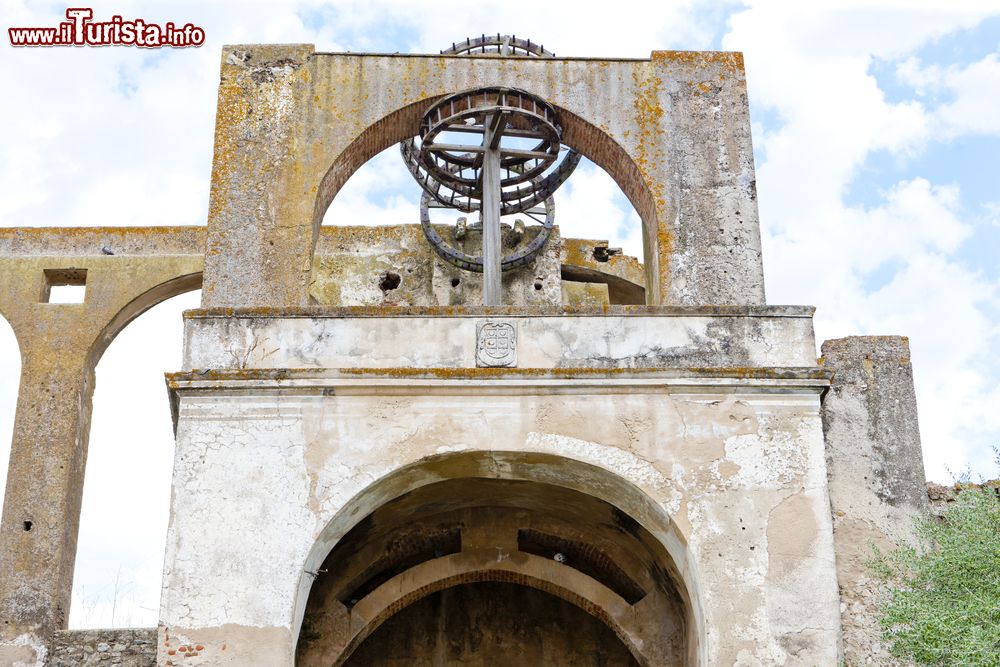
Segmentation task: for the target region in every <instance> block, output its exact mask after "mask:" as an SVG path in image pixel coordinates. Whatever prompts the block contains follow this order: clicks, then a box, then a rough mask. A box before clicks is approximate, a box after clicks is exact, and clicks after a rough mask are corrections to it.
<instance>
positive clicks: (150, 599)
mask: <svg viewBox="0 0 1000 667" xmlns="http://www.w3.org/2000/svg"><path fill="white" fill-rule="evenodd" d="M200 301H201V292H200V291H194V292H188V293H186V294H182V295H180V296H176V297H174V298H172V299H168V300H166V301H164V302H162V303H160V304H158V305H156V306H154V307H153V308H151V309H149V310H148V311H146V312H145V313H143V314H142V315H140V316H139V317H138V318H136V319H135V320H134V321H133V322H132V323H131V324H129V325H128V326H126V327H125V328H124V329H123V330H122V332H121V333H120V334H119V335H118V336H117V337H116V338H115V339H114V340H113V341H112V343H111V345H110V346H109V347H108V349H107V350H106V351H105V353H104V355H103V356H102V358H101V359H100V361H99V362H98V365H97V369H96V390H95V392H94V411H93V419H92V427H91V432H90V447H89V453H88V457H87V469H86V474H85V479H84V489H83V502H82V511H81V516H80V534H79V541H78V548H77V555H76V565H75V570H74V574H73V598H72V604H71V607H70V613H69V627H70V628H71V629H85V628H112V627H143V626H147V627H151V626H155V625H156V622H157V620H158V618H159V606H160V583H161V580H162V576H163V553H164V547H165V542H166V526H167V522H168V516H169V508H170V476H171V471H172V469H173V458H174V436H173V425H172V423H171V420H170V408H169V405H168V402H167V396H166V393H165V392H164V390H163V373H164V372H165V371H175V370H178V369H179V368H180V367H181V347H182V343H183V321H182V319H181V312H182V311H184V310H186V309H189V308H197V307H198V305H199V303H200ZM123 500H124V502H123ZM109 526H110V527H115V528H113V529H109Z"/></svg>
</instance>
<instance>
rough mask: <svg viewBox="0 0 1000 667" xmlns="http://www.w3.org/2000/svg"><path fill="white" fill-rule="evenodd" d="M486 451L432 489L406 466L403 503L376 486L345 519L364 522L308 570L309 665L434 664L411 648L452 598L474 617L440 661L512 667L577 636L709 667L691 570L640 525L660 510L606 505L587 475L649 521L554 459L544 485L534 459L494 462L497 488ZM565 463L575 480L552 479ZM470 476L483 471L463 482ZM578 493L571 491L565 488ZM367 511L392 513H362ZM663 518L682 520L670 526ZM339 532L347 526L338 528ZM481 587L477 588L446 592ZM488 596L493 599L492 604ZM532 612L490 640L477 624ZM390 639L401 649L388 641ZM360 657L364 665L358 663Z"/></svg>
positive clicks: (441, 647)
mask: <svg viewBox="0 0 1000 667" xmlns="http://www.w3.org/2000/svg"><path fill="white" fill-rule="evenodd" d="M480 454H483V453H478V452H466V453H464V454H454V455H445V456H443V457H432V458H433V459H437V461H434V462H433V463H431V464H430V465H431V467H432V468H435V467H436V468H438V470H439V471H440V467H439V466H440V465H441V464H445V465H447V466H448V467H451V468H452V470H453V471H454V472H456V473H458V475H456V477H454V478H450V479H442V478H441V477H440V476H438V475H434V478H432V479H430V480H429V483H426V484H422V485H416V486H414V485H413V482H414V481H416V477H415V473H417V470H415V469H410V470H407V469H403V470H401V471H397V473H394V474H393V475H390V476H389V477H397V478H400V479H401V481H402V486H401V487H397V488H398V494H396V493H393V492H392V491H389V493H388V494H387V493H386V491H388V489H387V488H384V487H385V486H386V485H387V484H388V482H386V480H382V481H380V482H377V483H376V484H375V485H372V486H373V487H379V486H382V487H383V488H381V489H378V488H375V489H372V488H370V489H369V490H367V491H366V492H364V493H362V494H360V495H359V497H357V498H356V499H355V501H352V503H349V504H348V506H347V507H345V508H344V511H342V512H341V517H340V518H343V517H344V514H345V513H347V514H348V516H349V517H350V518H349V521H350V522H351V524H352V525H351V526H350V527H349V529H348V530H346V532H344V533H343V534H342V537H341V538H340V539H337V540H336V541H335V542H334V543H333V546H332V548H329V549H327V551H326V553H322V548H319V549H314V553H316V555H317V560H318V562H317V564H316V566H315V567H314V568H313V567H308V566H307V568H306V569H307V570H309V571H310V572H312V573H314V574H310V575H308V579H309V581H304V582H303V583H304V584H305V587H304V588H300V596H301V597H302V598H305V597H308V602H307V604H305V608H304V609H303V610H302V619H303V621H302V625H301V632H300V633H299V640H298V647H297V651H296V664H299V665H302V666H303V667H307V666H308V667H312V666H313V665H324V666H326V665H340V664H366V663H365V662H364V661H365V660H369V659H372V658H371V657H372V656H373V655H382V653H384V652H385V651H389V652H390V653H391V652H392V651H396V652H397V653H400V654H405V655H407V657H406V660H410V661H414V663H413V664H420V661H421V660H423V659H429V658H428V656H429V655H431V653H426V654H424V655H418V654H414V653H413V652H412V648H413V645H414V644H413V642H412V641H411V638H412V637H413V636H414V634H415V633H418V632H423V630H421V628H422V627H423V625H426V623H427V621H428V619H427V618H426V617H425V615H426V614H424V613H418V612H414V611H412V609H413V608H416V609H418V610H419V609H425V611H426V609H438V610H439V611H440V610H441V609H443V607H442V604H446V603H447V602H448V600H451V601H453V602H455V601H457V602H459V603H460V604H461V611H460V612H457V613H455V614H451V615H448V614H447V613H444V614H443V615H441V616H440V618H439V621H440V622H439V625H438V626H436V628H437V630H436V633H435V634H434V635H433V636H431V637H429V638H427V641H426V642H425V643H424V646H425V647H426V649H427V651H429V652H432V651H438V652H439V653H440V652H445V653H448V652H449V651H452V652H453V653H456V654H460V656H461V657H460V659H462V660H465V661H469V660H472V661H473V662H474V661H475V660H482V661H484V664H486V663H488V662H489V661H490V660H497V659H500V658H501V657H502V656H500V655H497V654H491V653H490V652H491V651H500V650H501V648H498V647H504V646H506V647H507V648H508V649H509V648H510V647H511V646H513V645H519V642H523V641H528V643H529V644H530V646H526V647H522V649H519V650H523V651H528V652H531V651H539V650H542V649H541V648H539V647H545V646H548V647H550V648H551V649H552V650H553V651H555V652H556V653H559V649H557V647H559V646H570V645H572V643H573V642H572V641H571V638H572V636H573V634H574V633H578V632H583V633H585V634H586V637H583V636H581V637H580V641H581V642H582V643H581V644H580V645H581V646H584V645H587V643H588V642H597V641H598V637H605V638H607V637H608V636H611V637H614V636H617V638H618V640H620V641H619V642H618V643H617V644H620V646H619V647H618V648H614V649H610V648H609V649H608V651H609V654H608V656H607V658H608V660H609V661H610V662H609V663H608V664H640V665H682V664H698V663H699V658H698V644H699V627H700V626H701V625H702V624H701V621H700V618H699V616H700V612H699V609H698V606H697V603H696V601H695V603H694V604H693V603H692V600H691V595H690V592H689V590H690V589H691V588H692V587H693V586H692V582H690V581H685V580H684V578H683V577H682V575H681V572H682V571H684V568H683V566H682V567H678V565H677V563H676V562H675V560H674V558H673V557H672V556H671V554H670V553H669V550H670V549H669V548H668V547H667V546H666V545H665V544H664V542H663V540H662V536H657V535H655V534H654V532H653V531H650V530H648V529H647V528H645V527H644V526H643V525H642V523H641V522H640V519H641V521H642V522H647V523H648V522H650V519H651V516H650V514H649V513H648V511H646V512H643V511H640V512H636V515H637V517H638V518H637V517H636V516H633V515H631V514H630V513H629V512H628V511H623V509H621V508H620V507H619V506H618V505H616V504H612V503H611V502H608V501H607V500H606V499H602V498H600V497H596V496H595V495H591V494H590V493H586V492H584V491H581V490H578V489H576V488H572V487H573V486H579V487H581V488H586V487H587V480H586V479H585V478H586V476H587V475H592V477H593V478H594V479H592V480H590V481H591V482H596V481H597V480H600V482H599V483H600V484H601V486H602V487H603V491H604V492H605V493H608V494H610V495H612V496H615V495H617V496H618V500H619V502H620V503H621V505H622V506H625V507H628V508H629V510H631V511H635V509H637V508H636V507H635V501H636V500H637V499H636V498H635V497H633V498H628V497H626V495H625V494H621V493H619V494H616V493H615V492H616V491H623V490H625V489H615V488H614V485H613V484H610V483H609V482H610V481H611V478H615V476H614V475H612V474H611V473H609V472H607V471H604V470H600V469H596V468H594V469H593V470H588V469H591V468H593V466H588V465H586V464H581V463H579V462H570V461H568V460H565V459H559V457H545V458H551V459H553V461H546V462H545V463H541V462H539V465H538V470H537V471H536V472H537V473H538V474H537V477H539V478H542V479H534V480H530V479H524V477H525V475H524V474H523V473H524V472H526V471H528V472H530V468H524V469H521V468H520V462H519V461H518V459H519V458H522V457H521V456H519V455H514V454H511V453H502V452H500V453H498V452H493V453H490V457H491V458H492V459H493V465H494V466H495V473H497V474H496V475H490V476H488V477H485V478H484V477H483V476H482V475H481V474H476V473H474V472H472V470H471V469H470V466H474V465H477V462H475V461H474V459H476V458H479V455H480ZM449 459H450V460H449ZM556 459H558V460H556ZM560 462H565V463H566V466H565V467H566V468H568V469H573V470H575V474H574V475H571V476H568V477H563V478H562V481H560V480H558V479H555V478H550V479H547V480H544V478H545V477H546V476H547V475H551V474H552V472H553V468H552V466H553V465H556V466H557V467H558V465H559V463H560ZM421 463H422V464H423V465H422V466H421V464H420V463H418V464H417V466H416V467H423V468H424V471H423V472H424V473H426V472H427V466H428V462H427V461H424V462H421ZM510 464H513V465H510ZM546 464H548V465H546ZM529 465H530V464H529ZM408 468H414V466H410V467H408ZM463 468H464V469H465V470H464V472H466V473H470V472H471V473H472V474H467V475H462V474H461V472H462V469H463ZM563 472H564V473H565V472H567V470H565V469H564V471H563ZM519 473H520V474H519ZM529 476H530V475H529ZM498 477H499V478H498ZM543 480H544V481H543ZM398 481H399V480H397V482H398ZM618 481H619V482H620V483H622V486H623V487H627V488H628V489H629V490H630V491H633V490H634V491H637V492H638V491H639V490H638V489H635V488H634V487H631V485H630V484H628V483H627V482H625V481H624V480H620V479H619V480H618ZM567 482H568V483H569V484H570V485H571V486H566V485H564V484H566V483H567ZM639 493H640V494H641V492H639ZM369 494H370V497H369V498H368V499H365V498H364V496H366V495H369ZM376 497H377V498H378V499H377V500H376ZM366 500H373V501H375V502H376V503H379V504H377V505H376V506H375V507H374V509H369V507H366V508H365V513H361V512H360V511H359V507H361V506H366V505H368V503H367V502H365V501H366ZM647 500H648V498H647ZM356 501H359V502H356ZM351 505H354V507H353V508H352V507H351ZM647 509H648V508H647ZM659 514H661V515H662V512H659ZM661 518H663V519H666V520H667V521H669V519H668V518H667V517H665V515H663V516H662V517H661ZM337 523H339V521H338V520H337V519H335V520H334V521H333V522H331V526H333V525H335V524H337ZM654 523H655V519H654ZM661 527H662V528H665V529H666V530H667V531H672V530H673V529H671V528H670V527H669V526H661ZM654 530H655V528H654ZM328 544H329V542H328ZM673 546H674V547H675V548H676V546H677V545H676V544H675V545H673ZM317 552H319V553H317ZM311 560H312V559H311ZM313 578H314V579H315V582H313V581H312V579H313ZM688 578H690V576H689V577H688ZM472 584H476V586H473V587H472V588H460V589H459V590H452V592H450V593H447V592H445V591H449V590H451V589H455V588H456V587H465V586H469V585H472ZM479 584H491V585H492V584H496V586H479ZM523 588H528V589H531V591H532V592H527V591H524V590H522V589H523ZM485 590H490V591H492V593H491V594H490V595H486V594H485V592H484V591H485ZM498 596H500V597H498ZM300 602H304V600H300ZM518 604H528V605H529V606H530V608H531V609H532V612H533V613H534V614H535V615H536V616H537V618H536V619H535V621H532V622H531V623H527V624H526V625H525V626H524V627H522V628H521V629H518V627H517V626H516V625H517V624H515V623H509V622H506V621H504V622H500V623H499V624H498V625H497V626H491V627H490V628H489V629H488V630H483V629H479V630H476V629H475V628H474V624H473V623H471V621H470V619H472V618H475V617H486V616H488V610H489V609H493V610H494V611H496V613H497V614H499V615H500V616H499V617H498V618H508V617H507V616H505V614H506V610H509V608H511V606H512V605H513V606H517V605H518ZM567 604H568V605H570V606H572V607H574V609H576V610H577V611H580V612H581V613H583V614H584V615H585V616H586V617H587V620H586V622H584V623H583V624H582V625H579V627H576V629H574V626H572V625H565V626H563V627H560V626H559V624H556V623H552V622H551V619H552V617H553V614H555V613H556V612H555V608H556V607H560V608H564V607H565V605H567ZM407 609H410V610H411V611H408V612H407V611H405V610H407ZM400 614H403V616H400ZM407 619H409V620H407ZM386 624H388V625H386ZM539 628H545V630H544V631H542V630H540V629H539ZM482 632H486V634H485V635H482V634H480V633H482ZM441 633H444V635H447V636H448V637H451V638H454V640H455V641H454V642H451V643H447V642H446V644H448V645H445V644H442V643H436V642H435V641H434V638H433V637H435V636H438V635H440V634H441ZM389 635H391V636H392V637H395V638H396V639H395V640H386V636H389ZM376 636H377V637H380V638H381V639H378V640H377V643H378V646H377V648H372V645H371V642H366V639H368V638H369V637H376ZM442 636H443V635H442ZM518 637H520V639H518ZM525 637H529V639H525ZM372 641H376V640H374V639H373V640H372ZM387 641H388V642H389V643H386V642H387ZM601 641H602V642H603V641H604V640H601ZM456 642H457V643H456ZM617 644H616V646H617ZM459 645H460V646H459ZM364 647H367V648H364ZM475 647H478V648H475ZM619 649H621V650H619ZM359 651H360V653H358V655H359V656H361V657H359V658H358V659H357V660H358V661H359V662H356V661H352V660H351V656H352V655H354V654H355V653H356V652H359ZM408 651H409V653H408ZM477 651H478V653H477ZM564 655H565V656H566V659H567V660H570V662H567V663H566V664H572V659H571V658H572V655H573V653H572V652H568V653H564ZM364 656H368V657H367V658H365V657H364ZM556 664H558V663H556Z"/></svg>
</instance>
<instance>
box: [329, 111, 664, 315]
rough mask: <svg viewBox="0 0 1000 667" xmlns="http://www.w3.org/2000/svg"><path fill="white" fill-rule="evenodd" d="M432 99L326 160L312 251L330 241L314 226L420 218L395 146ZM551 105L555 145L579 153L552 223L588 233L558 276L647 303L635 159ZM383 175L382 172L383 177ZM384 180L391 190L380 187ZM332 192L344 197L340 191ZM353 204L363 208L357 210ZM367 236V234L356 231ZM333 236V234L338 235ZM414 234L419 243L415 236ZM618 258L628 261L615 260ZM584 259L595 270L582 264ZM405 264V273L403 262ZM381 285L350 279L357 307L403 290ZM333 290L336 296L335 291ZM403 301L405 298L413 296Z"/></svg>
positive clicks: (640, 185) (645, 199) (647, 207)
mask: <svg viewBox="0 0 1000 667" xmlns="http://www.w3.org/2000/svg"><path fill="white" fill-rule="evenodd" d="M440 97H441V96H431V97H427V98H425V99H423V100H420V101H418V102H414V103H411V104H409V105H407V106H405V107H402V108H400V109H397V110H396V111H394V112H392V113H390V114H388V115H386V116H384V117H383V118H381V119H380V120H378V121H376V122H375V123H373V124H372V125H371V126H369V127H368V128H367V129H366V130H365V131H364V132H362V133H361V134H360V135H359V136H358V137H357V138H356V139H355V140H354V141H353V142H352V143H351V144H350V145H349V146H348V147H347V148H346V149H345V150H344V151H343V152H342V153H341V154H340V156H339V157H338V158H337V159H336V160H335V161H334V163H333V164H332V165H331V166H330V168H329V169H328V170H327V172H326V173H325V175H324V176H323V178H322V180H321V183H320V186H319V188H318V193H317V197H316V201H315V205H314V214H313V225H314V232H315V236H316V238H317V244H316V246H315V249H316V250H317V252H318V253H320V254H322V253H323V252H324V251H326V250H328V249H330V248H332V247H336V245H337V243H336V242H330V241H325V240H324V236H325V235H324V233H323V230H322V229H321V227H326V228H327V233H330V234H335V233H336V232H333V230H331V229H330V228H331V227H333V226H340V225H350V226H354V225H364V226H368V225H387V224H391V225H415V224H417V223H418V222H419V207H418V203H419V195H420V192H421V191H420V189H419V187H418V186H417V185H416V184H415V183H414V182H413V180H412V177H411V176H410V175H409V172H408V171H407V170H406V168H405V166H404V165H403V163H402V160H401V159H400V156H399V153H398V148H397V144H398V143H399V142H400V141H402V140H405V139H408V138H410V137H412V136H414V135H415V134H417V132H418V129H419V125H420V119H421V116H422V114H423V113H424V111H426V109H427V108H428V107H429V106H430V105H431V104H433V103H434V102H435V101H436V100H438V99H440ZM555 108H556V110H557V112H558V113H559V117H560V120H561V122H562V124H563V127H564V137H563V143H564V144H565V145H567V146H569V147H571V148H573V149H575V150H576V151H578V152H579V153H580V154H582V155H583V156H584V160H583V161H582V162H581V164H580V166H579V167H578V168H577V170H576V172H575V173H574V174H573V176H571V177H570V178H569V180H568V181H567V183H566V184H564V186H563V187H562V188H560V190H559V191H557V192H556V195H555V198H556V202H557V204H556V210H557V216H556V224H557V225H560V229H561V233H562V234H563V235H564V238H574V239H583V240H590V241H592V242H591V243H590V244H589V245H587V244H581V247H584V251H585V254H586V255H587V262H572V261H571V262H570V264H568V265H567V266H564V268H563V271H562V280H563V281H566V282H571V283H589V284H599V283H603V284H606V285H608V288H607V289H608V292H609V296H608V297H607V298H608V300H609V303H611V304H615V303H619V304H641V303H649V302H651V301H650V299H651V298H653V296H652V291H651V290H650V289H648V286H649V285H655V280H654V276H655V275H656V274H657V271H658V268H657V267H658V261H659V260H658V259H657V255H656V253H654V252H652V251H651V249H652V248H654V247H655V238H656V237H655V234H654V233H653V231H652V230H654V228H655V215H656V214H655V202H654V199H653V195H652V193H651V192H650V190H649V188H648V186H647V185H646V182H645V180H644V179H643V177H642V173H641V171H640V169H639V166H638V165H637V164H636V162H635V161H634V160H633V159H632V158H631V157H629V155H628V154H627V153H626V151H625V150H624V149H623V148H622V147H621V146H620V145H619V144H618V143H617V142H616V141H615V140H614V139H613V138H612V137H611V136H610V135H608V134H607V133H606V132H604V131H603V130H601V129H600V128H598V127H596V126H594V125H593V124H591V123H589V122H588V121H586V120H584V119H582V118H581V117H579V116H578V115H576V114H574V113H572V112H570V111H568V110H566V109H564V108H561V107H559V106H558V105H556V107H555ZM369 172H370V173H369ZM386 174H391V176H389V177H388V178H386V177H385V175H386ZM386 183H389V184H391V187H393V188H397V187H398V188H399V190H393V191H392V192H389V191H388V188H387V187H386ZM401 193H405V196H401ZM341 194H343V195H346V197H344V198H342V197H341ZM338 200H342V205H341V201H338ZM404 202H405V204H404ZM407 206H409V209H407ZM359 212H362V213H361V215H359ZM461 215H462V214H460V213H458V212H455V219H454V220H450V219H449V222H448V224H454V222H455V220H457V219H458V217H459V216H461ZM469 219H470V220H472V218H469ZM529 229H530V226H529ZM370 234H371V233H370V232H368V233H366V234H365V236H366V237H367V236H369V235H370ZM337 238H338V241H341V239H340V237H339V236H338V237H337ZM367 240H371V239H367ZM379 240H382V239H379ZM420 240H421V241H423V239H422V237H421V239H420ZM331 241H332V239H331ZM593 241H599V242H600V243H593ZM609 246H610V247H612V255H611V257H612V262H611V265H609V264H608V263H607V262H608V259H609V257H608V254H607V252H606V251H607V249H608V247H609ZM616 249H620V250H618V252H619V253H620V257H615V256H614V255H615V252H616ZM564 254H565V253H564ZM573 254H574V253H573V252H571V253H570V255H573ZM577 254H579V253H578V252H577ZM633 258H637V259H633ZM626 259H628V260H631V261H629V262H625V261H619V260H626ZM616 264H620V266H617V267H615V269H614V270H612V271H608V270H607V269H609V268H611V266H612V265H616ZM643 265H645V268H643ZM313 266H314V269H313V272H314V280H315V279H316V278H317V275H318V276H319V277H320V280H319V282H322V275H323V267H322V266H321V265H319V264H317V263H316V262H315V261H314V265H313ZM587 266H590V267H591V268H596V269H598V270H596V271H594V270H590V271H588V270H586V267H587ZM383 268H384V271H381V273H384V274H386V275H388V274H389V273H392V274H395V275H396V276H401V277H402V279H403V282H404V283H405V282H406V278H407V275H406V270H407V269H412V267H404V272H403V273H400V271H399V270H397V269H394V268H392V267H388V268H386V267H383ZM409 272H411V273H412V270H410V271H409ZM381 273H380V275H381ZM343 278H344V276H341V279H343ZM449 279H450V280H452V281H453V282H457V283H458V284H453V285H452V287H454V288H458V287H459V285H461V283H462V279H463V278H462V276H460V275H455V276H450V277H449ZM456 279H457V280H456ZM368 283H371V284H368ZM390 284H392V283H390ZM384 285H385V283H382V282H381V281H378V280H374V279H373V280H368V281H367V283H365V284H364V285H359V286H358V287H359V288H360V293H365V294H367V301H366V302H365V303H364V305H371V304H370V303H368V301H371V302H372V303H375V304H380V303H390V304H391V303H392V301H391V299H389V300H386V301H380V298H381V297H383V296H389V297H392V296H398V295H400V294H401V293H402V292H396V293H392V292H388V291H386V290H383V293H382V294H380V293H379V291H378V289H377V286H384ZM366 287H367V288H368V289H367V290H366V289H365V288H366ZM536 289H537V288H536ZM440 292H441V294H440V295H437V296H438V300H440V299H441V297H442V295H448V296H449V297H450V298H451V301H450V302H448V303H446V304H445V305H455V295H454V294H452V293H451V292H449V291H448V290H447V289H442V290H440ZM354 293H359V290H358V289H355V290H354ZM311 296H312V297H313V299H314V301H316V302H318V303H326V302H327V301H329V300H330V297H329V295H327V296H326V298H325V299H324V297H323V296H320V295H318V294H316V292H315V290H314V292H313V293H312V294H311ZM539 296H540V295H539ZM333 298H334V300H336V298H337V297H333ZM410 300H411V301H412V297H411V299H410ZM403 304H404V305H434V304H424V303H419V304H418V303H412V304H410V303H409V302H408V301H404V302H403ZM331 305H332V304H331ZM337 305H348V304H339V303H338V304H337ZM350 305H354V304H350ZM358 305H361V304H358Z"/></svg>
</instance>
